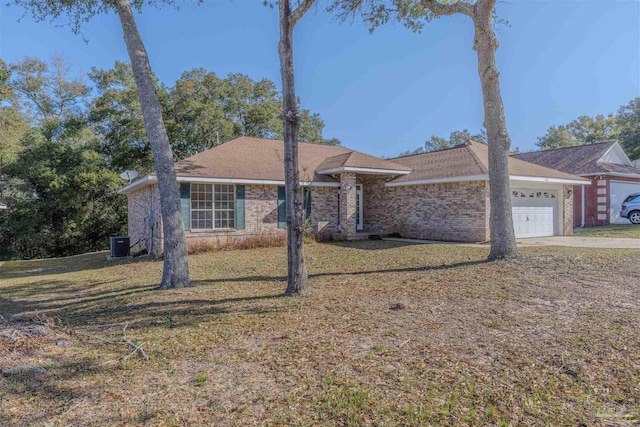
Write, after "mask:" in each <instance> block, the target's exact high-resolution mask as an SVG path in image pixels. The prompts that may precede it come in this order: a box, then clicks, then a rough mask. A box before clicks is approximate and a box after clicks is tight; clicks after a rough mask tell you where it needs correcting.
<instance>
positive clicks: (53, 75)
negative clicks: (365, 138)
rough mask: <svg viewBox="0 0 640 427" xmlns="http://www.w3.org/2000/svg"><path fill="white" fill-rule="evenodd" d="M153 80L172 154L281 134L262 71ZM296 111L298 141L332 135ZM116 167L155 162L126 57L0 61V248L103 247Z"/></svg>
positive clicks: (118, 203) (119, 225)
mask: <svg viewBox="0 0 640 427" xmlns="http://www.w3.org/2000/svg"><path fill="white" fill-rule="evenodd" d="M156 85H157V91H158V95H159V98H160V100H161V105H162V110H163V116H164V117H165V121H166V123H167V132H168V134H169V138H170V140H171V146H172V150H173V152H174V156H175V160H179V159H182V158H185V157H188V156H191V155H193V154H196V153H198V152H200V151H203V150H205V149H207V148H210V147H214V146H216V145H217V144H222V143H224V142H227V141H229V140H232V139H234V138H237V137H239V136H255V137H263V138H282V134H283V121H282V96H281V94H280V93H279V92H278V90H277V88H276V86H275V84H274V83H273V82H271V81H269V80H267V79H262V80H259V81H255V80H253V79H252V78H251V77H249V76H247V75H243V74H240V73H235V74H230V75H228V76H227V77H226V78H221V77H218V76H217V75H216V74H215V73H211V72H207V71H206V70H203V69H193V70H189V71H185V72H184V73H183V74H182V75H181V76H180V78H179V79H178V80H177V81H176V82H175V84H174V85H173V86H166V85H164V84H162V83H161V82H159V81H158V80H157V79H156ZM300 112H301V114H300V140H303V141H309V142H315V143H323V144H333V145H337V144H340V141H339V140H337V139H335V138H334V139H326V138H324V137H323V135H322V132H323V128H324V122H323V121H322V119H321V118H320V116H319V115H318V114H314V113H312V112H310V111H308V110H300ZM125 169H133V170H136V171H138V172H139V173H140V174H145V173H149V172H152V171H153V158H152V154H151V149H150V145H149V141H148V140H147V138H146V133H145V129H144V123H143V119H142V110H141V107H140V101H139V96H138V92H137V89H136V85H135V80H134V76H133V72H132V69H131V66H130V65H129V64H127V63H122V62H116V63H115V65H114V67H113V68H112V69H108V70H102V69H96V68H94V69H92V70H91V72H90V73H88V74H87V75H81V76H75V75H73V74H72V69H71V66H70V65H69V64H68V63H66V62H65V60H64V59H62V58H61V57H55V58H52V59H51V60H49V61H43V60H41V59H38V58H24V59H21V60H20V61H18V62H16V63H11V64H6V63H5V62H4V61H2V60H1V59H0V201H2V202H3V203H6V204H7V205H8V206H9V209H6V210H3V211H0V241H1V242H2V244H1V245H0V258H5V259H6V258H35V257H50V256H65V255H72V254H76V253H82V252H87V251H94V250H102V249H105V248H106V247H107V245H108V237H109V236H113V235H119V234H123V233H126V198H124V197H122V196H119V195H118V194H117V193H116V191H117V189H119V188H120V187H122V186H123V185H124V181H122V180H121V179H120V177H119V176H118V174H119V173H120V172H122V171H123V170H125Z"/></svg>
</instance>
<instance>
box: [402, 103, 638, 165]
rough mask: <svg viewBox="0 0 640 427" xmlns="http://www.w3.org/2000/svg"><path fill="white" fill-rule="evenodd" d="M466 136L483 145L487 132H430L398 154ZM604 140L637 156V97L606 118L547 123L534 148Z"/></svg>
mask: <svg viewBox="0 0 640 427" xmlns="http://www.w3.org/2000/svg"><path fill="white" fill-rule="evenodd" d="M470 139H472V140H474V141H478V142H484V143H485V144H486V142H487V133H486V132H485V131H484V129H482V130H480V131H479V132H478V133H476V134H472V133H471V132H469V131H468V130H467V129H464V130H461V131H458V130H457V131H453V132H451V134H450V135H449V138H448V139H447V138H443V137H440V136H437V135H432V136H431V138H429V139H428V140H426V141H425V143H424V146H422V147H418V148H416V149H415V150H408V151H403V152H401V153H400V154H398V156H409V155H412V154H422V153H428V152H431V151H438V150H444V149H445V148H451V147H454V146H456V145H459V144H463V143H465V142H467V141H468V140H470ZM604 141H618V142H620V145H622V148H624V150H625V152H626V153H627V155H628V156H629V158H630V159H631V160H635V159H640V97H638V98H635V99H632V100H631V101H629V103H628V104H625V105H622V106H621V107H620V108H619V109H618V112H617V113H616V114H609V115H607V116H606V117H605V116H604V115H602V114H598V115H597V116H595V117H589V116H580V117H578V118H577V119H575V120H572V121H571V122H570V123H568V124H566V125H560V126H551V127H550V128H549V129H548V130H547V133H545V134H544V135H543V136H540V137H538V138H537V141H536V147H537V148H538V149H539V150H549V149H552V148H562V147H573V146H576V145H586V144H594V143H597V142H604ZM519 151H520V150H519V148H515V149H513V152H519Z"/></svg>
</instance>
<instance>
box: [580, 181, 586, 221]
mask: <svg viewBox="0 0 640 427" xmlns="http://www.w3.org/2000/svg"><path fill="white" fill-rule="evenodd" d="M584 205H585V201H584V184H582V225H580V228H584Z"/></svg>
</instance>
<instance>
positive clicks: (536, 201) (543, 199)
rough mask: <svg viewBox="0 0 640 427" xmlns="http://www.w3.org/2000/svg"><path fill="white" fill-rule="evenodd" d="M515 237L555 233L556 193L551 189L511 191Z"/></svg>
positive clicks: (541, 235) (551, 234)
mask: <svg viewBox="0 0 640 427" xmlns="http://www.w3.org/2000/svg"><path fill="white" fill-rule="evenodd" d="M511 203H512V205H513V228H514V230H515V233H516V238H524V237H543V236H553V235H555V234H556V232H555V231H556V223H557V221H556V218H557V210H558V208H557V207H558V194H557V192H556V191H553V190H525V189H513V190H512V191H511Z"/></svg>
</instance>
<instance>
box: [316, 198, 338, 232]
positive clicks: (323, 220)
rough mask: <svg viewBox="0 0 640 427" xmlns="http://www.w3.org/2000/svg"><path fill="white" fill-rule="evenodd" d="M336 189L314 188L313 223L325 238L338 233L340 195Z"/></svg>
mask: <svg viewBox="0 0 640 427" xmlns="http://www.w3.org/2000/svg"><path fill="white" fill-rule="evenodd" d="M339 191H340V190H339V189H338V188H336V187H312V189H311V222H312V224H313V228H314V229H315V230H316V231H317V232H318V234H320V236H322V237H324V238H328V237H330V236H331V235H333V234H334V233H336V232H337V231H338V193H339Z"/></svg>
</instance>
